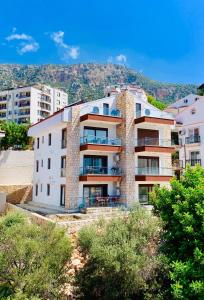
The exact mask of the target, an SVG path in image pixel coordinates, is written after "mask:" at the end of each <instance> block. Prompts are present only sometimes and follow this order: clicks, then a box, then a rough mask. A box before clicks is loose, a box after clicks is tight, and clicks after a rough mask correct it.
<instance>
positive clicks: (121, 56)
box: [116, 54, 127, 63]
mask: <svg viewBox="0 0 204 300" xmlns="http://www.w3.org/2000/svg"><path fill="white" fill-rule="evenodd" d="M116 61H117V62H119V63H126V61H127V57H126V55H124V54H119V55H117V56H116Z"/></svg>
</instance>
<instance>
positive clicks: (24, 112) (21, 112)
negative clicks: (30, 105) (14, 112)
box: [18, 111, 30, 116]
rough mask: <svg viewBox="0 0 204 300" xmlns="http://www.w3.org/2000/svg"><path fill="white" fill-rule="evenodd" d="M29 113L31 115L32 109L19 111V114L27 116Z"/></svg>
mask: <svg viewBox="0 0 204 300" xmlns="http://www.w3.org/2000/svg"><path fill="white" fill-rule="evenodd" d="M27 115H30V111H20V112H19V113H18V116H27Z"/></svg>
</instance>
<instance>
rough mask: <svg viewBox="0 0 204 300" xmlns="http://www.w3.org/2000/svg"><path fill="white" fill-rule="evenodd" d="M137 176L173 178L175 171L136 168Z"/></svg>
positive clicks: (156, 168) (169, 169) (170, 169)
mask: <svg viewBox="0 0 204 300" xmlns="http://www.w3.org/2000/svg"><path fill="white" fill-rule="evenodd" d="M136 175H153V176H154V175H155V176H156V175H158V176H173V169H172V168H158V167H138V168H136Z"/></svg>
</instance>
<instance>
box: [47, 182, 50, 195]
mask: <svg viewBox="0 0 204 300" xmlns="http://www.w3.org/2000/svg"><path fill="white" fill-rule="evenodd" d="M47 196H50V184H49V183H48V184H47Z"/></svg>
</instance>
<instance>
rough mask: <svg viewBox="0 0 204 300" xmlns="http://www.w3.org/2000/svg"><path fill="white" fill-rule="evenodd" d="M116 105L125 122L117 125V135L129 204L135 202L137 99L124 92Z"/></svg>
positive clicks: (122, 185) (122, 183)
mask: <svg viewBox="0 0 204 300" xmlns="http://www.w3.org/2000/svg"><path fill="white" fill-rule="evenodd" d="M116 107H117V108H118V109H119V110H120V111H121V113H122V118H123V123H122V124H120V125H117V129H116V132H117V137H118V138H120V139H121V141H122V145H123V151H122V152H121V154H120V162H119V164H120V167H121V169H122V171H123V178H122V181H121V195H122V196H125V201H126V203H127V204H128V206H131V205H132V204H133V202H135V200H136V199H135V197H136V195H135V192H136V191H135V124H134V118H135V101H134V96H133V95H132V94H131V93H130V92H128V91H125V92H122V93H120V94H119V95H118V96H117V99H116Z"/></svg>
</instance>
